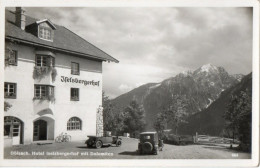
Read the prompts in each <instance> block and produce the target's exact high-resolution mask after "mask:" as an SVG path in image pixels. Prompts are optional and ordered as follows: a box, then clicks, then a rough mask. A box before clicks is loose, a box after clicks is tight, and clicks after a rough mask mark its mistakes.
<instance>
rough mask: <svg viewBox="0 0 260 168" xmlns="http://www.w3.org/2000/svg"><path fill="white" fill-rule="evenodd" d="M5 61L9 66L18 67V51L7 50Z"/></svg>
mask: <svg viewBox="0 0 260 168" xmlns="http://www.w3.org/2000/svg"><path fill="white" fill-rule="evenodd" d="M5 54H6V56H5V61H6V63H7V64H8V65H17V51H15V50H9V49H6V52H5Z"/></svg>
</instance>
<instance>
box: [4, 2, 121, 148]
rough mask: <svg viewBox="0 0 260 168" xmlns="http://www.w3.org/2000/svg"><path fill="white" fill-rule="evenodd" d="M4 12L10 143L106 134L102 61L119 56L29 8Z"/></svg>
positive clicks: (6, 120)
mask: <svg viewBox="0 0 260 168" xmlns="http://www.w3.org/2000/svg"><path fill="white" fill-rule="evenodd" d="M5 15H6V16H5V17H6V21H5V69H4V73H5V76H4V98H5V99H4V101H5V103H8V104H10V105H11V107H10V108H9V109H8V110H7V111H5V112H4V141H5V146H10V145H18V144H30V143H32V142H34V141H42V140H55V138H56V137H57V136H59V135H60V134H61V133H67V134H68V135H70V136H71V140H72V141H73V140H85V139H87V136H88V135H97V136H102V133H103V132H102V131H103V125H102V123H103V122H102V63H103V61H107V62H110V61H111V62H116V63H118V60H116V59H115V58H113V57H111V56H110V55H108V54H107V53H105V52H104V51H102V50H100V49H99V48H97V47H95V46H94V45H92V44H90V43H89V42H87V41H86V40H85V39H83V38H82V37H80V36H78V35H77V34H75V33H73V32H72V31H70V30H68V29H67V28H65V27H63V26H59V25H56V24H54V23H52V22H51V21H50V20H48V19H43V20H38V19H34V18H32V17H29V16H27V15H26V14H25V10H24V8H21V7H17V8H16V11H15V12H13V11H8V10H6V13H5Z"/></svg>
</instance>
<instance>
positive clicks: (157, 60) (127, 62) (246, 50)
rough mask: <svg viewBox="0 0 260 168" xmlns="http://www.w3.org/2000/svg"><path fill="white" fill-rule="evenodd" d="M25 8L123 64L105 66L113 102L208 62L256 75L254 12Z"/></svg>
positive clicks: (107, 88) (105, 79) (105, 81)
mask: <svg viewBox="0 0 260 168" xmlns="http://www.w3.org/2000/svg"><path fill="white" fill-rule="evenodd" d="M25 9H26V14H27V15H30V16H33V17H35V18H38V19H45V18H48V19H50V20H51V21H52V22H53V23H55V24H58V25H62V26H64V27H66V28H68V29H70V30H71V31H73V32H74V33H76V34H78V35H79V36H81V37H83V38H84V39H86V40H87V41H88V42H90V43H92V44H94V45H95V46H97V47H99V48H100V49H102V50H103V51H105V52H106V53H108V54H109V55H111V56H112V57H114V58H116V59H118V60H119V63H113V62H110V63H107V62H104V63H103V90H104V91H105V93H106V95H108V96H109V97H110V98H115V97H117V96H119V95H121V94H123V93H126V92H128V91H130V90H132V89H134V88H136V87H138V86H140V85H142V84H146V83H158V82H161V81H163V80H165V79H167V78H169V77H173V76H175V75H177V74H179V73H181V72H183V71H187V70H192V71H193V70H195V69H197V68H199V67H201V66H202V65H204V64H208V63H211V64H213V65H215V66H222V67H224V68H225V69H226V70H227V72H228V73H230V74H238V73H242V74H248V73H250V72H251V71H252V9H251V8H197V7H194V8H188V7H186V8H184V7H179V8H171V7H158V8H152V7H146V8H144V7H143V8H141V7H139V8H138V7H135V8H134V7H128V8H127V7H124V8H122V7H116V8H111V7H110V8H109V7H100V8H97V7H95V8H94V7H85V8H68V7H67V8H53V7H48V8H31V7H27V8H25Z"/></svg>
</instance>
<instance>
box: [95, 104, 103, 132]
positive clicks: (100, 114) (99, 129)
mask: <svg viewBox="0 0 260 168" xmlns="http://www.w3.org/2000/svg"><path fill="white" fill-rule="evenodd" d="M96 136H97V137H102V136H104V126H103V107H102V106H99V107H98V109H97V131H96Z"/></svg>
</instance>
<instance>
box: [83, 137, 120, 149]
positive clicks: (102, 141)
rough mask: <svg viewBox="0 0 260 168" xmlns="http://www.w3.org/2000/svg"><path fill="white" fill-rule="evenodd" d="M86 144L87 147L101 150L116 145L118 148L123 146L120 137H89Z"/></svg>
mask: <svg viewBox="0 0 260 168" xmlns="http://www.w3.org/2000/svg"><path fill="white" fill-rule="evenodd" d="M85 144H86V145H87V147H95V148H101V147H102V146H111V145H116V146H117V147H119V146H121V145H122V139H121V138H119V137H118V136H106V137H97V136H88V140H86V142H85Z"/></svg>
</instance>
